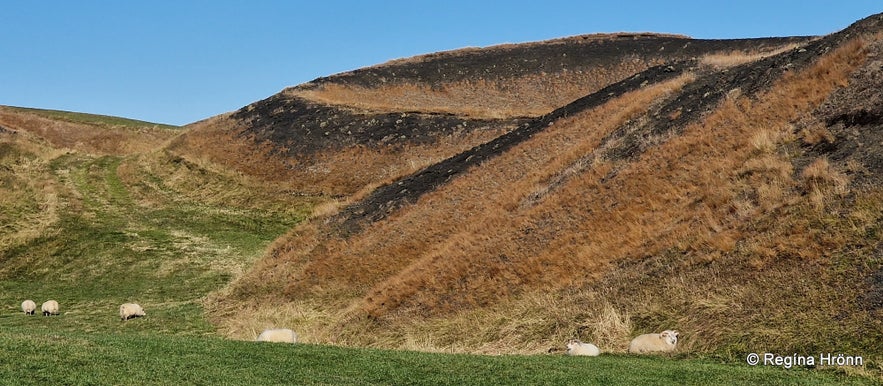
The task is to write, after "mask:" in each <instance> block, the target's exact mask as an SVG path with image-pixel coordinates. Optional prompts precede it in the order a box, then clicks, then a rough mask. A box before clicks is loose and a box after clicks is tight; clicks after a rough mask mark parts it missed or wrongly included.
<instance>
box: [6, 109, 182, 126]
mask: <svg viewBox="0 0 883 386" xmlns="http://www.w3.org/2000/svg"><path fill="white" fill-rule="evenodd" d="M0 107H2V108H5V109H8V110H12V111H19V112H27V113H31V114H35V115H38V116H41V117H45V118H50V119H54V120H59V121H65V122H71V123H84V124H89V125H98V126H108V127H109V126H122V127H129V128H133V129H139V128H147V127H156V128H162V129H179V128H180V127H178V126H174V125H166V124H160V123H152V122H145V121H139V120H136V119H129V118H122V117H113V116H108V115H97V114H86V113H76V112H72V111H61V110H46V109H34V108H30V107H15V106H0Z"/></svg>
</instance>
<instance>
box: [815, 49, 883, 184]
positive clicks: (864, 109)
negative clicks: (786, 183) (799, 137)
mask: <svg viewBox="0 0 883 386" xmlns="http://www.w3.org/2000/svg"><path fill="white" fill-rule="evenodd" d="M881 51H883V49H881V47H880V46H879V45H872V46H870V47H868V54H867V55H868V57H869V62H868V63H867V64H866V65H865V66H864V67H863V68H861V69H859V70H858V71H856V72H855V73H854V74H853V75H852V77H851V79H850V80H849V85H848V86H847V87H844V88H841V89H839V90H837V91H836V92H834V93H833V94H832V95H831V96H830V97H829V98H828V100H826V101H825V103H823V104H822V105H821V106H819V108H818V109H816V111H814V112H813V118H814V121H815V123H816V124H820V125H822V126H824V127H825V128H826V129H827V131H828V132H829V133H830V136H831V138H830V139H828V140H824V141H821V142H818V143H813V144H810V143H806V144H805V146H804V147H803V149H801V150H802V151H803V152H804V154H803V157H802V158H801V159H800V162H803V163H806V164H808V163H809V162H811V160H812V159H815V158H818V157H820V156H825V157H827V158H828V159H829V160H830V161H832V162H834V163H835V164H837V165H839V166H841V167H844V166H846V163H847V162H848V161H849V160H856V161H859V162H860V163H861V165H862V168H860V169H858V170H850V173H851V174H852V175H851V177H852V181H853V184H855V185H857V186H867V185H879V184H881V183H883V151H881V149H880V145H881V144H883V95H881V94H880V90H883V52H881ZM844 169H855V168H844Z"/></svg>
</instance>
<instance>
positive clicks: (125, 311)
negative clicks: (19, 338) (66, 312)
mask: <svg viewBox="0 0 883 386" xmlns="http://www.w3.org/2000/svg"><path fill="white" fill-rule="evenodd" d="M21 310H22V311H23V312H24V313H25V315H33V314H34V312H36V311H37V303H34V301H33V300H30V299H28V300H25V301H23V302H21ZM40 310H41V311H43V316H50V315H58V302H57V301H55V300H47V301H45V302H43V305H41V306H40ZM144 315H147V313H146V312H144V308H142V307H141V306H140V305H138V304H136V303H123V304H122V305H120V320H122V321H126V320H129V319H131V318H135V317H139V316H144Z"/></svg>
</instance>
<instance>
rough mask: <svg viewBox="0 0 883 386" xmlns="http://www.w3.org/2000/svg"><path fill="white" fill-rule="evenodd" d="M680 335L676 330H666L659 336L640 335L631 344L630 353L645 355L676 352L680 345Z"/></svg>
mask: <svg viewBox="0 0 883 386" xmlns="http://www.w3.org/2000/svg"><path fill="white" fill-rule="evenodd" d="M678 334H680V333H679V332H677V331H674V330H665V331H663V332H661V333H659V334H644V335H638V336H637V337H636V338H635V339H632V342H631V343H630V344H629V352H630V353H634V354H644V353H652V352H669V351H674V350H675V348H676V347H677V344H678Z"/></svg>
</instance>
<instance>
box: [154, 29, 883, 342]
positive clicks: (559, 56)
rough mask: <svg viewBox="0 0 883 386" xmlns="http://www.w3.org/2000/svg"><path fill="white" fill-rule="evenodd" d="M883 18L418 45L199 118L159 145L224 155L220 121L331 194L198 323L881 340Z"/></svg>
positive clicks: (488, 338)
mask: <svg viewBox="0 0 883 386" xmlns="http://www.w3.org/2000/svg"><path fill="white" fill-rule="evenodd" d="M881 23H883V16H880V15H877V16H872V17H870V18H868V19H865V20H862V21H860V22H857V23H856V24H854V25H853V26H851V27H849V28H847V29H846V30H844V31H841V32H838V33H835V34H831V35H828V36H822V37H801V38H786V39H753V40H732V41H731V40H712V41H705V40H694V39H688V38H685V37H680V36H667V35H653V34H637V35H612V36H601V37H593V38H585V37H575V38H569V39H562V40H556V41H552V42H541V43H531V44H527V45H514V46H502V47H491V48H487V49H470V50H463V51H458V52H451V53H443V54H436V55H428V56H424V57H418V58H413V59H409V60H400V61H394V62H390V63H387V64H384V65H379V66H375V67H371V68H367V69H364V70H359V71H354V72H351V73H345V74H339V75H335V76H331V77H328V78H322V79H318V80H316V81H314V82H310V83H308V84H306V85H301V86H297V87H294V88H289V89H286V90H284V91H283V92H282V93H280V94H277V95H275V96H272V97H270V98H268V99H266V100H263V101H259V102H256V103H255V104H252V105H249V106H247V107H245V108H243V109H241V110H239V111H237V112H234V113H231V114H227V115H225V116H221V117H216V118H213V119H212V120H210V121H207V122H203V123H200V124H197V125H194V126H193V127H192V128H191V131H190V132H189V133H188V134H186V135H184V136H182V137H181V138H180V141H179V142H177V143H176V144H173V146H172V148H171V149H172V150H173V151H175V152H180V153H182V154H183V153H187V154H190V155H191V156H194V157H201V158H202V159H205V160H210V161H211V162H215V163H221V162H226V161H227V160H229V159H231V158H232V157H229V156H228V157H226V158H224V157H222V154H221V153H222V152H220V151H218V150H217V149H216V148H210V149H209V146H204V147H200V146H199V143H200V142H199V141H198V139H199V138H202V139H203V140H204V139H205V138H221V137H222V136H223V138H225V139H224V141H226V143H227V146H226V148H225V149H228V150H225V151H231V152H232V151H233V150H229V149H235V150H236V151H238V152H237V153H235V154H237V155H241V156H242V159H241V160H240V161H239V162H240V163H239V164H237V165H236V166H235V167H237V170H241V171H243V172H244V173H247V174H252V175H256V176H266V177H269V176H278V177H279V180H277V182H278V181H286V183H287V184H289V186H291V187H293V188H295V189H296V190H301V191H309V192H312V193H314V194H319V195H324V196H325V197H328V196H331V197H333V198H336V200H333V201H331V202H329V203H327V204H324V205H321V206H320V207H319V208H317V210H316V211H314V215H313V219H312V220H311V221H309V222H306V223H304V224H301V225H299V226H297V227H295V228H294V229H293V230H291V231H290V232H289V233H288V234H287V235H286V236H285V237H283V238H281V239H278V240H276V241H275V243H274V245H273V247H272V249H271V250H270V251H269V252H268V253H267V254H266V255H265V256H264V257H263V258H262V259H261V260H260V261H259V262H258V263H257V264H256V265H255V267H254V268H253V269H252V270H251V271H250V272H248V273H246V274H245V275H244V276H243V277H241V278H240V279H238V280H236V281H235V282H234V283H233V285H232V286H230V287H229V288H228V289H226V290H224V291H222V292H220V293H217V294H215V296H214V297H213V298H212V302H211V304H212V308H211V312H212V314H213V318H214V319H213V320H214V321H215V322H216V323H218V324H219V326H221V327H222V331H225V333H226V334H228V335H230V336H232V337H242V336H244V335H246V332H247V331H250V330H251V329H252V328H253V327H252V326H254V325H260V324H267V323H270V322H272V323H274V324H285V325H290V326H295V327H296V328H297V329H299V330H300V331H303V332H304V336H305V339H307V340H308V341H312V342H323V343H334V344H344V345H368V346H382V347H392V348H417V349H422V350H442V351H451V350H453V351H468V352H488V353H501V352H522V353H535V352H542V351H546V350H547V349H548V348H550V347H555V346H556V345H559V344H560V342H563V341H564V340H566V339H567V338H570V337H574V336H576V337H580V338H582V339H584V340H590V341H594V342H597V343H599V344H600V345H601V346H602V347H605V348H606V349H608V350H611V351H621V350H624V349H625V346H626V345H627V343H628V340H629V338H630V337H631V336H634V335H636V334H638V333H642V332H647V331H655V330H661V329H665V328H677V329H678V330H680V331H682V337H683V343H682V350H683V351H685V352H690V353H697V354H698V353H712V354H715V355H722V356H724V357H727V358H731V359H737V358H740V357H741V356H742V355H744V353H746V352H753V351H767V350H768V351H776V352H789V353H790V352H816V351H823V350H828V351H832V352H862V353H865V354H867V355H872V356H874V357H876V358H879V357H880V356H881V355H883V346H881V343H880V342H883V324H881V318H880V316H881V312H883V311H881V308H883V298H881V293H883V287H881V286H883V280H881V278H883V267H881V251H883V246H881V244H880V233H879V232H880V226H881V214H883V206H881V205H883V204H881V197H883V195H881V193H883V192H881V190H880V182H881V172H883V170H881V167H883V163H881V159H883V158H881V157H883V148H881V147H880V143H881V138H880V134H879V127H880V125H881V120H880V118H881V115H880V107H879V106H880V98H881V94H880V93H879V90H881V87H880V86H881V79H883V76H881V71H880V68H881V62H880V59H879V58H880V49H881V46H883V39H881V34H880V33H881ZM550 53H554V54H550ZM580 55H583V56H580ZM512 58H517V59H516V60H512ZM540 58H542V59H543V60H539V59H540ZM564 58H566V59H564ZM571 60H573V61H571ZM623 63H632V64H633V66H623V65H622V64H623ZM430 74H440V75H437V76H436V75H432V76H430ZM454 74H456V75H454ZM483 74H488V75H483ZM557 82H561V83H562V84H565V85H566V87H557V85H558V84H559V83H557ZM544 85H548V86H549V87H540V86H544ZM563 89H566V90H565V91H566V92H563V91H562V90H563ZM559 91H562V92H559ZM498 97H499V98H498ZM479 99H480V100H481V101H484V102H486V103H485V104H482V103H484V102H482V103H479V102H478V100H479ZM514 101H524V102H525V104H519V103H515V102H514ZM533 101H542V103H541V104H537V105H534V104H533ZM411 102H413V104H410V103H411ZM464 106H467V107H470V106H471V107H475V108H476V110H468V109H464V108H463V107H464ZM396 115H398V116H399V117H400V118H398V119H396V120H393V118H394V117H395V116H396ZM409 119H414V121H409ZM209 129H211V130H209ZM212 130H214V131H212ZM208 133H215V134H211V135H209V134H208ZM218 141H219V142H216V143H220V141H221V140H218ZM213 152H215V153H213ZM243 152H244V153H243ZM427 154H431V156H427ZM415 159H417V160H418V161H415ZM271 168H275V169H273V170H275V171H274V172H273V173H268V172H267V171H268V170H269V169H271ZM323 176H324V177H325V178H323ZM262 304H273V305H274V306H273V307H265V306H260V305H262ZM280 310H282V311H281V312H280Z"/></svg>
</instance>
